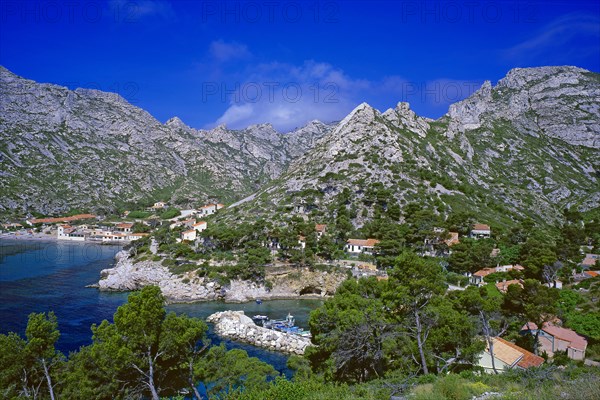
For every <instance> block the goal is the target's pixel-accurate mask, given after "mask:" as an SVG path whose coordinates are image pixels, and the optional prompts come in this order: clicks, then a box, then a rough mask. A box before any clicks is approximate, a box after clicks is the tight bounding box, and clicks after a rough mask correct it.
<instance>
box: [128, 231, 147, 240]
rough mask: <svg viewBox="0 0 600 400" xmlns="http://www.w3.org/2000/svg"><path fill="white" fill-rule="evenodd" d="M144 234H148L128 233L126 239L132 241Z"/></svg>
mask: <svg viewBox="0 0 600 400" xmlns="http://www.w3.org/2000/svg"><path fill="white" fill-rule="evenodd" d="M145 236H148V233H129V234H128V235H127V240H130V241H134V240H138V239H141V238H143V237H145Z"/></svg>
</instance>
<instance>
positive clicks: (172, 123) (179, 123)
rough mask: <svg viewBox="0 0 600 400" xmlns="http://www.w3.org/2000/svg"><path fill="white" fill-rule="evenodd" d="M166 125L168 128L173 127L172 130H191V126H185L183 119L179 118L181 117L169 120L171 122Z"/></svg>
mask: <svg viewBox="0 0 600 400" xmlns="http://www.w3.org/2000/svg"><path fill="white" fill-rule="evenodd" d="M165 125H167V126H169V127H171V128H177V129H184V130H187V129H189V128H190V127H189V126H187V125H186V124H185V123H184V122H183V121H182V120H181V118H179V117H177V116H175V117H173V118H171V119H169V120H168V121H167V122H166V123H165Z"/></svg>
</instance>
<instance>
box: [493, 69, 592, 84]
mask: <svg viewBox="0 0 600 400" xmlns="http://www.w3.org/2000/svg"><path fill="white" fill-rule="evenodd" d="M586 72H589V71H587V70H585V69H583V68H579V67H574V66H569V65H565V66H554V67H531V68H513V69H511V70H510V71H508V73H507V74H506V76H505V77H504V78H502V79H500V80H499V81H498V86H499V87H507V88H512V89H521V88H523V87H526V86H528V85H529V84H531V83H533V82H536V81H540V80H544V79H548V80H554V79H559V80H563V81H570V83H577V81H574V82H573V80H574V79H577V78H578V77H580V76H581V74H583V73H586Z"/></svg>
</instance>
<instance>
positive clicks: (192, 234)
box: [181, 229, 197, 242]
mask: <svg viewBox="0 0 600 400" xmlns="http://www.w3.org/2000/svg"><path fill="white" fill-rule="evenodd" d="M196 233H197V231H196V230H195V229H190V230H189V231H185V232H182V233H181V240H187V241H190V242H193V241H195V240H196V237H197V236H196Z"/></svg>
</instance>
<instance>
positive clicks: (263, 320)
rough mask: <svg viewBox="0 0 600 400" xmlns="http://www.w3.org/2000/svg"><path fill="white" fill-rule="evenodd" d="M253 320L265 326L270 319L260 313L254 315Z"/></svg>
mask: <svg viewBox="0 0 600 400" xmlns="http://www.w3.org/2000/svg"><path fill="white" fill-rule="evenodd" d="M252 321H254V323H255V324H256V325H258V326H265V325H266V324H267V323H268V322H267V321H269V317H268V316H266V315H260V314H258V315H255V316H253V317H252Z"/></svg>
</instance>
